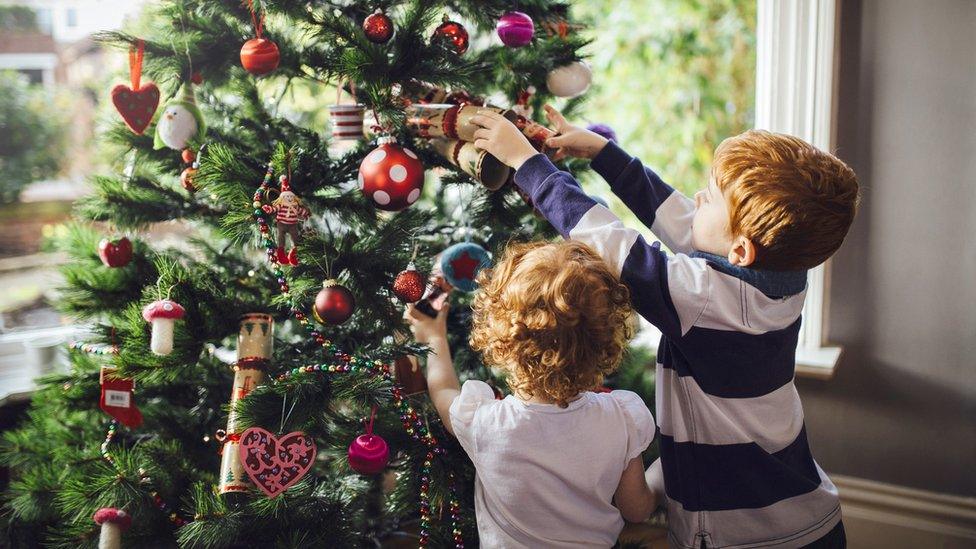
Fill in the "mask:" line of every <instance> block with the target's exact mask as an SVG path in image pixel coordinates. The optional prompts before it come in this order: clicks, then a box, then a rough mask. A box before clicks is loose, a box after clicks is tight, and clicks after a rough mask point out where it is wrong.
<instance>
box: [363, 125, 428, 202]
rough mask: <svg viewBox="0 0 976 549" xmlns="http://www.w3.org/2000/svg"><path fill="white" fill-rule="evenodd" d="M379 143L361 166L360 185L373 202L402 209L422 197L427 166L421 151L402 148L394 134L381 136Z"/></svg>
mask: <svg viewBox="0 0 976 549" xmlns="http://www.w3.org/2000/svg"><path fill="white" fill-rule="evenodd" d="M378 141H379V146H378V147H376V148H375V149H373V151H372V152H370V153H369V154H367V155H366V157H365V158H363V161H362V163H361V164H360V165H359V188H360V190H362V192H363V194H364V195H366V196H367V197H368V198H370V199H371V200H372V201H373V204H374V205H375V206H376V207H377V208H379V209H381V210H386V211H389V212H396V211H400V210H402V209H404V208H406V207H407V206H410V205H411V204H413V203H414V202H416V201H417V199H419V198H420V194H421V192H423V188H424V165H423V163H421V162H420V159H419V158H418V157H417V154H416V153H414V152H413V151H411V150H410V149H408V148H405V147H401V146H400V145H398V144H397V143H396V139H395V138H393V137H381V138H380V139H379V140H378Z"/></svg>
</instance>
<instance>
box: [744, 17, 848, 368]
mask: <svg viewBox="0 0 976 549" xmlns="http://www.w3.org/2000/svg"><path fill="white" fill-rule="evenodd" d="M840 1H841V0H757V2H758V4H757V13H758V21H757V24H756V119H755V127H757V128H762V129H767V130H770V131H775V132H781V133H788V134H790V135H795V136H797V137H800V138H802V139H804V140H806V141H808V142H810V143H812V144H813V145H814V146H816V147H818V148H820V149H823V150H825V151H831V152H832V151H833V150H834V148H835V145H836V133H837V131H836V126H837V124H836V122H837V102H836V97H837V82H838V78H837V68H838V51H839V48H838V38H839V36H838V35H839V33H838V29H839V27H840V24H839V16H840ZM829 289H830V260H828V261H827V262H826V263H825V264H823V265H820V266H818V267H816V268H814V269H811V270H810V272H809V275H808V278H807V295H806V302H805V303H804V305H803V324H802V326H801V328H800V339H799V342H798V345H797V350H796V374H797V375H798V376H801V377H813V378H818V379H829V378H831V377H833V375H834V370H835V368H836V366H837V362H838V359H839V358H840V355H841V353H842V352H843V349H842V348H841V347H840V346H837V345H830V344H828V343H827V341H826V334H827V318H828V311H829V297H828V296H829Z"/></svg>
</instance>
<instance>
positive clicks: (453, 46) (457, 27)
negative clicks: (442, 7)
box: [430, 15, 468, 55]
mask: <svg viewBox="0 0 976 549" xmlns="http://www.w3.org/2000/svg"><path fill="white" fill-rule="evenodd" d="M430 40H431V42H434V43H440V44H442V45H444V46H445V47H447V48H450V50H451V51H453V52H454V53H456V54H458V55H461V54H463V53H464V52H466V51H468V30H467V29H465V28H464V25H462V24H461V23H458V22H457V21H451V20H450V19H448V18H447V16H446V15H445V16H444V22H443V23H441V24H440V25H438V27H437V28H436V29H434V35H433V36H431V38H430Z"/></svg>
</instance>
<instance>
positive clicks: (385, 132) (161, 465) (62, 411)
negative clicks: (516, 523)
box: [2, 0, 649, 547]
mask: <svg viewBox="0 0 976 549" xmlns="http://www.w3.org/2000/svg"><path fill="white" fill-rule="evenodd" d="M515 9H516V5H515V4H514V3H511V2H503V1H500V0H481V1H478V2H474V1H464V0H458V1H453V0H452V1H443V2H437V1H420V0H417V1H414V2H398V1H395V0H394V1H389V0H383V1H380V2H375V3H367V2H355V1H354V2H343V3H332V2H318V1H312V2H308V1H302V2H297V1H290V0H267V1H264V2H258V1H255V2H245V3H243V4H242V3H240V2H239V1H237V0H219V1H215V0H206V1H203V0H165V1H161V2H157V3H154V4H152V6H151V11H150V12H149V13H147V14H146V15H145V16H144V18H143V20H142V21H140V22H139V23H138V24H137V25H135V26H134V27H133V28H132V29H128V30H127V31H126V32H120V33H111V34H106V35H104V36H101V37H100V40H101V41H102V42H104V43H105V44H108V45H111V46H115V47H117V48H118V51H119V55H125V52H128V54H129V62H130V74H129V75H128V78H122V77H121V75H120V80H125V81H126V82H125V83H124V84H120V85H119V86H118V87H116V88H115V89H114V90H113V91H112V93H111V101H112V103H113V104H114V107H115V108H116V109H117V111H118V112H115V111H112V113H111V114H112V120H111V124H110V125H109V126H108V127H107V128H106V129H105V131H104V132H103V134H102V138H103V139H102V142H101V145H100V146H102V147H104V148H106V149H107V150H110V151H112V154H113V155H114V157H115V158H117V161H116V163H115V165H114V166H113V170H112V171H111V172H109V173H107V174H106V175H102V176H98V177H95V178H94V179H93V180H92V182H91V183H92V187H93V193H92V194H91V195H90V196H89V197H88V198H86V199H84V200H83V201H82V202H80V203H79V204H78V205H77V208H76V217H77V222H76V223H75V224H73V225H71V226H69V227H67V228H66V229H65V230H64V231H62V233H61V234H60V235H59V236H58V237H57V240H56V242H54V246H55V247H56V248H57V249H59V250H61V251H63V252H64V253H66V254H67V255H68V256H69V257H70V258H71V262H70V263H69V264H68V265H67V266H65V267H64V269H63V271H64V272H63V274H64V277H65V280H66V286H65V287H64V289H63V291H62V293H61V296H60V302H59V303H58V305H59V306H60V308H61V309H62V310H63V311H64V312H65V313H67V314H69V315H70V316H71V317H72V318H73V319H75V320H76V321H77V322H79V323H82V324H85V325H87V326H89V327H90V330H91V331H90V335H89V336H88V337H87V338H86V339H85V340H84V341H79V342H77V343H75V344H73V345H72V350H71V351H70V369H69V372H68V373H66V374H60V375H54V376H49V377H48V378H45V379H44V380H43V383H42V388H41V390H39V391H38V392H37V394H36V395H35V397H34V399H33V402H32V404H31V407H30V409H29V412H28V418H27V419H26V420H25V422H24V424H23V425H22V426H21V427H20V428H19V429H18V430H15V431H11V432H7V433H4V435H3V448H2V458H3V460H4V462H5V463H6V464H7V465H8V466H9V467H10V468H11V471H12V480H11V483H10V486H9V488H8V490H7V492H6V494H5V498H4V499H5V511H6V512H5V514H4V520H5V521H6V525H5V526H6V531H7V536H8V539H9V542H10V544H11V545H13V546H36V545H40V544H45V545H48V546H53V547H85V546H89V547H90V546H95V545H96V544H97V543H98V542H99V539H100V537H101V539H102V540H103V542H104V543H114V542H117V541H118V540H119V538H121V542H122V543H123V544H124V545H126V546H131V547H159V546H162V547H165V546H186V547H252V546H253V547H265V546H287V547H357V546H365V545H371V546H375V544H376V543H383V544H391V545H392V544H394V543H395V542H396V541H397V540H401V541H403V540H405V542H406V543H408V544H410V545H419V546H430V547H453V546H458V547H460V546H465V545H466V546H476V545H477V533H476V528H475V524H474V512H473V505H472V492H473V467H472V465H471V463H470V462H469V461H468V459H467V457H466V456H465V455H464V453H463V451H462V450H461V449H460V447H459V446H458V445H457V443H456V441H454V440H453V439H452V437H451V436H450V435H448V434H447V433H446V432H445V431H444V429H443V427H442V426H441V425H440V424H439V422H438V420H437V414H436V412H433V410H432V408H431V406H430V403H429V400H428V399H427V397H426V395H425V393H424V392H423V381H422V375H421V374H420V373H419V372H420V370H419V369H418V368H417V365H416V363H415V361H413V360H412V359H410V358H409V357H411V356H413V355H417V354H422V351H423V350H424V349H423V348H422V347H420V346H418V345H417V344H416V343H414V342H412V341H411V340H410V338H409V331H408V330H407V329H406V324H405V323H404V321H403V320H402V317H401V315H402V312H403V308H404V306H405V303H406V302H415V301H417V300H418V299H420V298H422V297H423V295H422V294H423V293H424V292H425V291H426V292H427V293H428V294H429V293H434V294H437V293H438V292H440V291H448V290H450V296H451V297H450V299H451V301H452V307H451V315H450V318H449V326H450V333H451V345H452V349H453V352H454V356H455V364H456V366H457V368H458V370H459V372H460V374H461V377H462V379H464V378H478V379H484V380H490V381H491V382H492V383H493V384H494V385H495V386H497V387H498V389H499V393H501V392H502V391H503V390H504V389H505V385H504V381H503V380H501V379H496V376H495V374H494V373H493V372H492V371H491V370H490V369H488V368H486V367H485V366H484V365H483V364H481V362H480V360H479V357H478V356H477V354H475V353H473V352H471V351H470V349H468V346H467V333H468V325H469V321H470V315H469V308H468V307H467V306H466V305H467V304H468V303H469V302H470V299H471V294H470V291H471V290H472V289H473V288H474V285H473V283H472V278H473V276H474V274H475V273H476V272H477V270H478V269H479V268H481V267H483V266H484V265H485V264H486V262H487V260H486V258H485V255H486V254H485V252H488V253H491V252H497V251H498V250H499V249H500V248H501V247H503V246H504V245H505V244H506V243H507V242H508V241H510V240H512V239H530V238H539V237H552V236H554V232H553V231H552V230H551V228H550V227H549V226H548V224H547V223H546V222H545V221H544V220H542V219H541V218H540V217H538V216H536V215H534V214H533V209H532V207H531V204H528V203H527V202H526V201H525V200H524V199H523V198H522V197H520V196H519V195H518V194H517V193H516V191H515V189H514V186H513V185H512V184H511V182H510V180H511V175H512V174H511V173H510V172H509V171H508V170H507V168H505V167H504V166H502V165H500V164H499V163H498V162H497V161H496V160H494V159H493V158H491V157H490V156H486V154H485V153H483V152H481V151H478V150H477V149H474V148H473V146H472V145H471V144H470V143H469V141H470V133H471V131H472V129H471V128H470V125H469V124H467V122H466V120H467V117H469V116H470V115H471V113H472V112H473V111H476V110H477V109H479V108H489V107H490V108H498V109H499V110H500V111H501V112H504V113H505V115H506V116H508V117H510V118H511V119H512V120H513V121H516V122H517V123H518V124H519V125H520V126H522V127H523V128H524V131H525V132H527V134H529V135H530V137H531V138H532V139H533V140H534V142H536V143H540V144H541V142H542V140H544V137H545V129H544V128H542V127H540V126H539V125H538V124H535V123H533V120H534V119H535V118H536V115H537V113H539V112H540V111H541V109H540V108H539V107H540V106H541V105H542V103H544V102H546V101H551V100H553V99H554V97H560V98H564V99H562V101H563V103H565V105H564V106H563V110H564V112H567V113H570V114H571V113H572V112H573V110H574V109H575V108H578V107H579V105H580V101H581V99H580V98H578V97H577V96H579V95H580V94H582V93H583V92H584V91H585V89H586V87H587V85H588V83H589V70H588V68H587V67H586V65H585V64H583V63H582V62H581V59H582V58H581V52H580V48H582V47H583V46H585V44H586V43H587V40H586V38H585V36H584V34H583V32H582V29H581V27H580V26H579V25H577V24H575V23H573V22H572V21H571V20H570V19H569V11H568V6H567V5H565V4H563V3H559V2H553V1H550V0H529V1H523V2H519V3H518V4H517V9H518V11H517V12H514V11H513V10H515ZM496 35H497V36H498V39H496V38H494V36H496ZM499 39H500V40H501V43H499ZM364 118H365V122H364ZM326 124H328V125H326ZM564 166H565V167H566V168H567V169H569V170H571V171H575V170H580V169H585V165H582V164H579V163H568V164H564ZM164 222H176V223H178V224H179V226H180V227H181V230H182V232H180V233H178V234H179V239H178V240H179V242H178V243H177V244H178V245H176V246H167V245H165V243H162V242H153V241H152V239H150V238H149V237H148V234H149V233H148V231H147V229H148V228H150V227H158V226H159V225H160V224H161V223H164ZM438 268H440V270H441V271H443V276H442V277H440V278H437V279H435V282H434V283H432V284H431V285H430V287H427V286H428V284H427V274H428V273H432V272H436V271H437V270H438ZM421 273H422V274H421ZM421 303H422V304H424V306H427V307H432V308H436V307H437V306H438V303H439V298H437V297H436V295H435V296H431V297H429V298H425V299H424V300H423V301H421ZM647 360H649V359H648V358H647V357H646V356H643V355H639V356H636V357H634V358H632V360H630V361H629V362H628V366H627V369H626V372H623V373H622V374H621V376H620V379H621V380H626V381H627V382H629V383H630V386H631V388H636V387H633V385H634V384H641V385H643V384H645V383H647V379H646V377H645V372H646V369H645V366H646V361H647ZM639 389H640V392H641V393H642V394H644V395H647V394H649V392H648V387H640V388H639Z"/></svg>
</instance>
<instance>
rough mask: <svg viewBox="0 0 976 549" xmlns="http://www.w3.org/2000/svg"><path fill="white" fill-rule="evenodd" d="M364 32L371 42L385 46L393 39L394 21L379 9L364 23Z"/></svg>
mask: <svg viewBox="0 0 976 549" xmlns="http://www.w3.org/2000/svg"><path fill="white" fill-rule="evenodd" d="M363 32H364V33H365V34H366V38H367V39H368V40H369V41H370V42H373V43H376V44H385V43H386V42H387V41H388V40H389V39H390V38H392V37H393V21H391V20H390V18H389V17H387V15H386V14H385V13H383V10H381V9H377V10H376V11H375V12H374V13H372V14H370V15H369V17H367V18H366V20H365V21H363Z"/></svg>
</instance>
